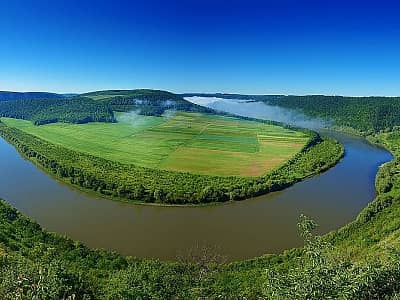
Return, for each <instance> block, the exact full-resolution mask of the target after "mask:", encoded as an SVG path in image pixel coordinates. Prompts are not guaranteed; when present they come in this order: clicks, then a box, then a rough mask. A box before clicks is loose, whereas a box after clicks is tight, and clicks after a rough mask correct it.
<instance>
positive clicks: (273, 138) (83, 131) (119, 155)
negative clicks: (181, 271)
mask: <svg viewBox="0 0 400 300" xmlns="http://www.w3.org/2000/svg"><path fill="white" fill-rule="evenodd" d="M2 121H3V122H4V123H5V124H7V125H8V126H11V127H15V128H18V129H20V130H22V131H24V132H27V133H29V134H33V135H35V136H38V137H40V138H42V139H44V140H46V141H49V142H51V143H54V144H57V145H61V146H63V147H66V148H68V149H71V150H75V151H80V152H84V153H87V154H90V155H94V156H98V157H101V158H105V159H109V160H113V161H117V162H121V163H130V164H135V165H138V166H142V167H149V168H158V169H164V170H173V171H183V172H190V173H195V174H204V175H219V176H230V175H236V176H261V175H263V174H265V173H267V172H269V171H271V170H273V169H275V168H277V167H279V166H281V165H282V164H284V163H285V162H286V161H287V160H288V159H290V158H292V157H293V156H294V155H295V154H296V153H298V152H299V151H300V150H301V149H302V148H303V147H304V145H305V144H306V142H307V141H308V139H309V137H308V136H307V135H306V134H304V133H303V132H299V131H294V130H290V129H286V128H283V127H279V126H275V125H270V124H265V123H259V122H252V121H246V120H240V119H235V118H229V117H221V116H216V115H206V114H199V113H184V112H177V113H176V114H174V115H173V116H171V117H168V118H167V117H154V116H141V115H137V114H133V113H131V114H130V113H120V114H118V121H119V122H118V123H91V124H82V125H79V124H62V123H56V124H49V125H44V126H34V125H33V124H32V123H31V122H28V121H24V120H17V119H9V118H8V119H7V118H3V119H2ZM210 166H212V168H210Z"/></svg>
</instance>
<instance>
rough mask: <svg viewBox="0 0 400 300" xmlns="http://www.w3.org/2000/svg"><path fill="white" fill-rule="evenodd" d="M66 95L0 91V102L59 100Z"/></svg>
mask: <svg viewBox="0 0 400 300" xmlns="http://www.w3.org/2000/svg"><path fill="white" fill-rule="evenodd" d="M66 96H68V95H62V94H55V93H47V92H23V93H21V92H7V91H0V101H9V100H22V99H43V98H46V99H59V98H65V97H66Z"/></svg>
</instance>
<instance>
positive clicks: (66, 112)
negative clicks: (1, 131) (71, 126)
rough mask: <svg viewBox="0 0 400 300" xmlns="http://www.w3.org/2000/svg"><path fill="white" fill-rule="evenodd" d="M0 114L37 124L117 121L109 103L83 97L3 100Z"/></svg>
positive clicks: (0, 104)
mask: <svg viewBox="0 0 400 300" xmlns="http://www.w3.org/2000/svg"><path fill="white" fill-rule="evenodd" d="M0 116H1V117H9V118H16V119H24V120H31V121H32V122H33V123H34V124H35V125H42V124H48V123H55V122H67V123H88V122H115V117H114V113H113V112H112V110H111V109H109V107H108V106H107V105H105V104H103V103H99V102H97V101H94V100H90V99H87V98H82V97H74V98H54V99H52V98H50V99H17V100H9V101H1V102H0Z"/></svg>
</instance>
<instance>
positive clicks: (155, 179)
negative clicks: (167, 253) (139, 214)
mask: <svg viewBox="0 0 400 300" xmlns="http://www.w3.org/2000/svg"><path fill="white" fill-rule="evenodd" d="M308 134H309V135H310V139H309V142H308V143H307V144H306V145H305V147H304V148H303V150H302V151H300V152H299V153H298V154H297V155H295V156H294V157H293V158H292V159H290V160H289V161H288V162H287V163H286V164H284V165H283V166H282V167H280V168H278V169H276V170H274V171H272V172H270V173H267V174H266V175H264V176H261V177H237V176H230V177H221V176H206V175H196V174H190V173H183V172H174V171H165V170H159V169H150V168H144V167H139V166H135V165H131V164H122V163H118V162H113V161H110V160H105V159H102V158H99V157H95V156H91V155H88V154H84V153H80V152H76V151H73V150H69V149H66V148H64V147H61V146H58V145H54V144H52V143H49V142H46V141H44V140H42V139H40V138H38V137H35V136H33V135H30V134H27V133H24V132H22V131H20V130H18V129H15V128H11V127H8V126H6V125H5V124H4V123H0V135H1V136H2V137H4V138H5V139H6V140H7V141H9V142H10V143H11V144H13V145H14V146H15V147H16V148H17V149H18V150H19V151H20V152H21V153H23V154H24V155H25V156H26V157H28V158H29V159H31V160H33V161H35V162H36V163H38V164H39V165H40V166H42V167H43V168H45V169H47V170H48V171H50V172H51V173H53V174H54V175H56V176H58V177H60V178H63V179H64V180H66V181H69V182H70V183H72V184H75V185H78V186H80V187H83V188H86V189H90V190H94V191H96V192H99V193H101V194H103V195H109V196H111V197H115V198H123V199H127V200H134V201H137V200H139V201H145V202H150V203H153V202H156V203H168V204H199V203H210V202H223V201H229V200H241V199H245V198H249V197H252V196H257V195H261V194H265V193H268V192H272V191H277V190H281V189H283V188H285V187H288V186H290V185H292V184H294V183H296V182H298V181H300V180H302V179H303V178H305V177H308V176H312V175H315V174H318V173H319V172H322V171H324V170H326V169H328V168H329V167H331V166H333V165H334V164H335V163H336V162H337V161H338V160H339V159H340V158H341V157H342V156H343V147H342V146H341V145H340V144H339V143H337V142H336V141H334V140H332V139H330V138H327V137H320V136H319V135H318V134H316V133H313V132H308Z"/></svg>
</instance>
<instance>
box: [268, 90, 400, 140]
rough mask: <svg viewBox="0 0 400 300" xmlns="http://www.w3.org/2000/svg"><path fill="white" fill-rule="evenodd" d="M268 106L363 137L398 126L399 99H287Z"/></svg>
mask: <svg viewBox="0 0 400 300" xmlns="http://www.w3.org/2000/svg"><path fill="white" fill-rule="evenodd" d="M266 102H267V103H269V104H272V105H278V106H282V107H286V108H291V109H296V110H301V111H302V112H304V113H305V114H306V115H309V116H313V117H322V118H325V119H331V120H333V121H334V122H335V124H336V125H337V126H345V127H353V128H355V129H357V130H360V131H362V132H365V133H372V132H377V131H380V130H387V131H388V130H390V129H392V128H393V127H396V126H399V125H400V97H342V96H320V95H312V96H286V97H281V98H279V99H268V100H266Z"/></svg>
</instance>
